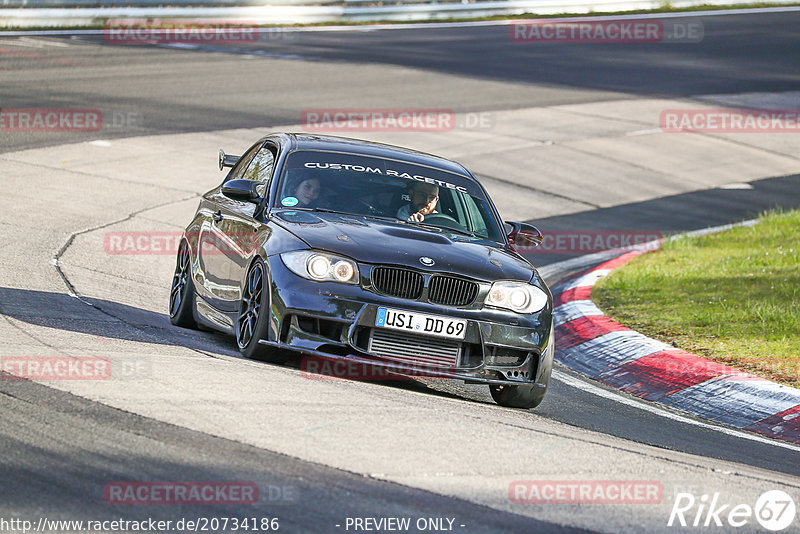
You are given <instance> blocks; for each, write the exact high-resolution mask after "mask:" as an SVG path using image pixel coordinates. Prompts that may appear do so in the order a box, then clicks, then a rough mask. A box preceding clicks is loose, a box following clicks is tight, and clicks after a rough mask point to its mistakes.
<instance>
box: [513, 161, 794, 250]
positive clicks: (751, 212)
mask: <svg viewBox="0 0 800 534" xmlns="http://www.w3.org/2000/svg"><path fill="white" fill-rule="evenodd" d="M750 185H751V186H752V189H719V188H716V189H706V190H703V191H694V192H691V193H683V194H680V195H673V196H670V197H663V198H657V199H655V200H647V201H645V202H636V203H633V204H625V205H622V206H614V207H613V208H600V209H596V210H592V211H585V212H582V213H573V214H570V215H560V216H557V217H547V218H543V219H533V220H531V221H528V222H530V223H531V224H534V225H536V226H537V227H538V228H539V229H540V230H541V231H542V233H544V234H545V235H547V233H548V232H554V233H558V232H566V233H567V234H574V235H580V234H581V232H587V233H591V235H592V236H594V235H596V234H594V232H599V233H600V234H601V235H607V234H604V232H610V233H612V234H613V233H615V232H620V234H621V235H626V234H628V235H630V234H635V235H640V234H649V233H660V234H662V235H669V234H675V233H679V232H687V231H691V230H699V229H701V228H708V227H710V226H719V225H722V224H730V223H736V222H739V221H744V220H747V219H752V218H755V217H756V216H758V214H759V213H761V212H764V211H766V210H771V209H796V208H800V175H798V174H795V175H792V176H782V177H777V178H766V179H763V180H756V181H753V182H750ZM546 243H547V241H545V244H546ZM576 247H577V250H574V251H570V253H569V254H563V253H559V254H550V253H535V252H534V253H531V254H527V255H526V257H527V258H528V260H530V261H531V262H532V263H533V264H534V265H537V266H544V265H549V264H551V263H556V262H559V261H562V260H566V259H570V258H574V257H576V256H580V255H583V254H588V253H591V252H597V250H595V249H581V248H580V246H579V245H576Z"/></svg>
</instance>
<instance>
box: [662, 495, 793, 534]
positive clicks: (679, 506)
mask: <svg viewBox="0 0 800 534" xmlns="http://www.w3.org/2000/svg"><path fill="white" fill-rule="evenodd" d="M795 512H796V509H795V504H794V500H793V499H792V498H791V497H790V496H789V494H788V493H786V492H785V491H781V490H772V491H767V492H764V493H763V494H761V496H760V497H759V498H758V500H757V501H756V504H755V506H750V505H749V504H736V505H733V504H731V503H726V502H724V501H723V500H722V499H721V498H720V494H719V493H714V494H713V495H711V496H709V495H707V494H704V495H701V496H700V498H697V497H695V496H694V495H693V494H691V493H678V494H677V495H676V496H675V503H674V504H673V505H672V512H671V513H670V514H669V521H667V526H669V527H671V526H681V527H726V528H729V527H733V528H739V527H744V526H746V525H750V528H752V527H754V526H755V525H753V519H755V520H756V521H757V522H758V524H759V525H761V527H762V528H765V529H767V530H770V531H772V532H778V531H781V530H783V529H785V528H787V527H789V526H790V525H792V523H793V522H794V517H795ZM748 530H750V529H748Z"/></svg>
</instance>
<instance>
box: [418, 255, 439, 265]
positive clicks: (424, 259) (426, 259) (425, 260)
mask: <svg viewBox="0 0 800 534" xmlns="http://www.w3.org/2000/svg"><path fill="white" fill-rule="evenodd" d="M419 262H420V263H421V264H422V265H424V266H425V267H431V266H433V264H434V263H436V262H435V261H433V260H432V259H430V258H429V257H428V256H422V257H421V258H420V259H419Z"/></svg>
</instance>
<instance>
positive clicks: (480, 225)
mask: <svg viewBox="0 0 800 534" xmlns="http://www.w3.org/2000/svg"><path fill="white" fill-rule="evenodd" d="M462 198H463V199H464V205H465V207H466V208H467V212H468V213H469V218H470V220H471V221H472V228H471V230H472V231H473V232H474V233H476V234H478V235H481V236H484V237H488V236H489V232H488V231H487V229H486V220H485V219H484V218H483V213H481V210H480V208H478V205H477V204H475V199H474V198H472V197H471V196H470V195H462Z"/></svg>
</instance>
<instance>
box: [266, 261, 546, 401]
mask: <svg viewBox="0 0 800 534" xmlns="http://www.w3.org/2000/svg"><path fill="white" fill-rule="evenodd" d="M268 260H269V271H270V277H271V284H270V287H271V292H270V298H271V300H270V312H271V317H270V333H269V339H262V340H260V341H259V343H261V344H264V345H268V346H272V347H275V348H283V349H289V350H293V351H297V352H300V353H303V354H306V355H310V356H315V357H320V358H325V359H330V360H346V361H349V362H356V363H359V364H365V365H367V364H368V365H372V366H376V367H379V368H382V369H385V370H387V371H389V372H391V373H397V374H403V375H415V376H433V377H440V378H452V379H460V380H464V381H467V382H477V383H486V384H495V385H527V386H531V387H534V388H546V387H547V385H548V382H549V378H550V372H551V369H552V365H553V347H554V338H553V333H552V305H551V303H548V305H547V306H545V308H544V309H543V310H541V311H540V312H538V313H535V314H530V315H524V316H523V315H519V314H516V313H513V312H510V311H509V312H506V311H503V310H495V309H480V308H475V307H470V308H459V307H444V306H438V305H434V304H430V303H426V302H420V301H416V300H406V299H400V298H394V297H387V296H383V295H380V294H377V293H374V292H372V291H369V290H367V289H364V288H362V287H361V286H356V285H346V284H338V283H333V282H314V281H311V280H306V279H304V278H301V277H299V276H297V275H295V274H294V273H292V272H291V271H289V270H288V269H287V268H286V267H285V265H284V264H283V261H282V260H281V259H280V257H279V256H271V257H270V258H268ZM368 268H369V267H367V269H368ZM366 274H367V277H368V273H366ZM381 306H384V307H389V308H393V309H400V310H406V311H409V312H417V313H424V314H430V315H438V316H444V317H451V318H460V319H465V320H466V322H467V328H466V331H465V337H464V339H463V341H460V342H459V341H453V342H452V343H455V344H460V347H459V348H458V355H457V356H456V357H455V358H454V360H453V362H452V365H446V366H444V365H436V364H430V363H429V362H423V361H414V358H407V357H406V358H404V357H402V356H400V355H398V356H397V357H392V356H387V355H386V354H380V355H379V354H376V353H374V352H371V351H370V350H369V347H370V337H371V336H372V335H373V330H375V329H376V327H375V317H376V313H377V310H378V308H379V307H381ZM379 330H381V331H383V332H386V329H382V328H380V329H379ZM415 339H417V340H420V341H421V342H422V346H423V348H424V342H425V340H426V339H428V340H430V339H431V338H430V337H428V336H415ZM439 339H441V338H439Z"/></svg>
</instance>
